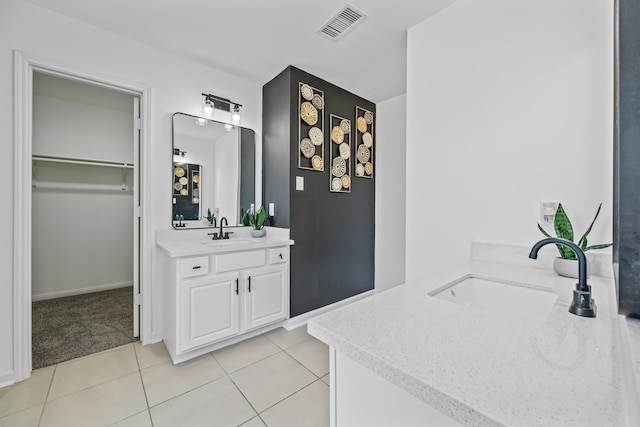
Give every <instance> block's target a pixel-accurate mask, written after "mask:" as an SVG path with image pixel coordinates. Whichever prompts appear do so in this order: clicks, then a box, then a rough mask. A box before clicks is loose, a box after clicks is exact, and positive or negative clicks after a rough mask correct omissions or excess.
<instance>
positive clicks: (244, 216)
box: [240, 208, 251, 226]
mask: <svg viewBox="0 0 640 427" xmlns="http://www.w3.org/2000/svg"><path fill="white" fill-rule="evenodd" d="M250 212H251V211H250V210H249V209H247V210H246V211H245V210H244V208H240V222H241V223H242V225H247V226H249V225H251V220H250V218H251V214H250Z"/></svg>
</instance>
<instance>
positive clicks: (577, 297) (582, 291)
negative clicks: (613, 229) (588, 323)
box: [529, 237, 596, 317]
mask: <svg viewBox="0 0 640 427" xmlns="http://www.w3.org/2000/svg"><path fill="white" fill-rule="evenodd" d="M549 243H555V244H558V245H563V246H566V247H568V248H569V249H571V250H572V251H573V252H574V253H575V254H576V256H577V257H578V283H577V284H576V289H575V290H574V291H573V300H572V301H571V305H570V306H569V313H573V314H575V315H577V316H582V317H596V303H595V302H594V301H593V298H591V286H590V285H588V284H587V257H586V256H585V254H584V252H583V251H582V249H580V247H579V246H578V245H576V244H575V243H573V242H572V241H570V240H565V239H558V238H556V237H550V238H548V239H542V240H540V241H539V242H537V243H536V244H535V245H533V247H532V248H531V252H530V253H529V258H531V259H536V258H538V251H539V250H540V248H541V247H543V246H544V245H547V244H549Z"/></svg>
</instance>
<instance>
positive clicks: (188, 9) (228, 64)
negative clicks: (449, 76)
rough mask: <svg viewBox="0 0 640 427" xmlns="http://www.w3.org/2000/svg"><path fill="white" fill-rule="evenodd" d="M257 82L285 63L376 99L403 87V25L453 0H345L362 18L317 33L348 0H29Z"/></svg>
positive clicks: (431, 13) (407, 25)
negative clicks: (341, 32) (333, 36)
mask: <svg viewBox="0 0 640 427" xmlns="http://www.w3.org/2000/svg"><path fill="white" fill-rule="evenodd" d="M27 1H28V2H30V3H33V4H35V5H38V6H41V7H43V8H46V9H49V10H51V11H54V12H58V13H60V14H63V15H67V16H69V17H72V18H75V19H78V20H80V21H84V22H86V23H88V24H91V25H95V26H96V27H100V28H102V29H104V30H107V31H110V32H113V33H117V34H120V35H122V36H125V37H128V38H131V39H134V40H137V41H140V42H142V43H145V44H148V45H150V46H154V47H157V48H160V49H162V50H164V51H168V52H172V53H174V54H177V55H180V56H182V57H186V58H189V59H191V60H194V61H197V62H200V63H202V64H205V65H208V66H211V67H213V68H216V69H219V70H223V71H225V72H228V73H230V74H233V75H236V76H239V77H242V78H244V79H246V80H249V81H252V82H255V83H258V84H260V85H263V84H265V83H267V82H268V81H269V80H271V79H272V78H273V77H275V76H276V75H277V74H278V73H279V72H280V71H282V70H283V69H284V68H286V67H287V66H289V65H293V66H296V67H298V68H300V69H302V70H304V71H306V72H308V73H311V74H313V75H316V76H318V77H320V78H323V79H325V80H327V81H330V82H331V83H333V84H335V85H337V86H340V87H342V88H344V89H346V90H348V91H350V92H353V93H355V94H356V95H359V96H362V97H364V98H366V99H368V100H370V101H373V102H380V101H383V100H386V99H389V98H391V97H394V96H396V95H400V94H402V93H404V92H405V82H406V31H407V29H408V28H410V27H412V26H414V25H416V24H418V23H419V22H422V21H424V20H425V19H427V18H428V17H430V16H432V15H434V14H436V13H437V12H439V11H440V10H442V9H444V8H445V7H447V6H449V5H450V4H452V3H454V2H455V1H456V0H351V1H349V4H350V5H351V6H353V7H355V8H356V9H358V10H359V11H361V12H363V13H364V14H365V15H367V16H368V17H367V18H366V19H365V20H364V21H362V23H361V24H359V25H358V26H357V27H356V28H355V29H354V30H353V31H352V32H350V33H349V34H346V35H345V36H344V37H343V38H342V39H341V40H339V41H337V42H336V41H332V40H328V39H326V38H324V37H322V36H320V35H318V34H317V33H316V32H317V31H318V30H319V29H320V28H321V27H322V26H323V25H324V24H325V23H326V22H327V21H329V20H330V19H331V18H333V17H334V16H335V15H336V14H337V13H338V12H339V11H340V10H341V9H342V8H343V7H344V6H345V5H347V0H315V1H310V0H108V1H100V2H99V1H87V0H27Z"/></svg>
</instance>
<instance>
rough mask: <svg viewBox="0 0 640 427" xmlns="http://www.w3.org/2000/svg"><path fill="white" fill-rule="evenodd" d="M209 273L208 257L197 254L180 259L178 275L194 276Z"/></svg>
mask: <svg viewBox="0 0 640 427" xmlns="http://www.w3.org/2000/svg"><path fill="white" fill-rule="evenodd" d="M206 274H209V257H208V256H199V257H194V258H184V259H182V260H180V277H182V278H185V277H195V276H204V275H206Z"/></svg>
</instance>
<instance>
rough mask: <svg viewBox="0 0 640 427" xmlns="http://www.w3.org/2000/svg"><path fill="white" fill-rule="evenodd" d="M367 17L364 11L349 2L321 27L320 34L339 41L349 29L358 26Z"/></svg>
mask: <svg viewBox="0 0 640 427" xmlns="http://www.w3.org/2000/svg"><path fill="white" fill-rule="evenodd" d="M366 17H367V16H366V15H365V14H364V13H362V12H360V11H359V10H358V9H356V8H355V7H353V6H351V5H350V4H348V5H346V6H345V7H344V8H343V9H342V10H341V11H340V12H338V14H337V15H336V16H334V17H333V18H332V19H331V20H330V21H329V22H327V23H326V24H325V25H324V26H323V27H322V28H320V29H319V30H318V34H320V35H321V36H323V37H326V38H328V39H330V40H333V41H338V40H340V39H341V38H342V37H344V36H345V34H347V33H348V32H349V31H351V30H353V29H354V28H355V27H357V26H358V24H359V23H361V22H362V21H364V20H365V18H366Z"/></svg>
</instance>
